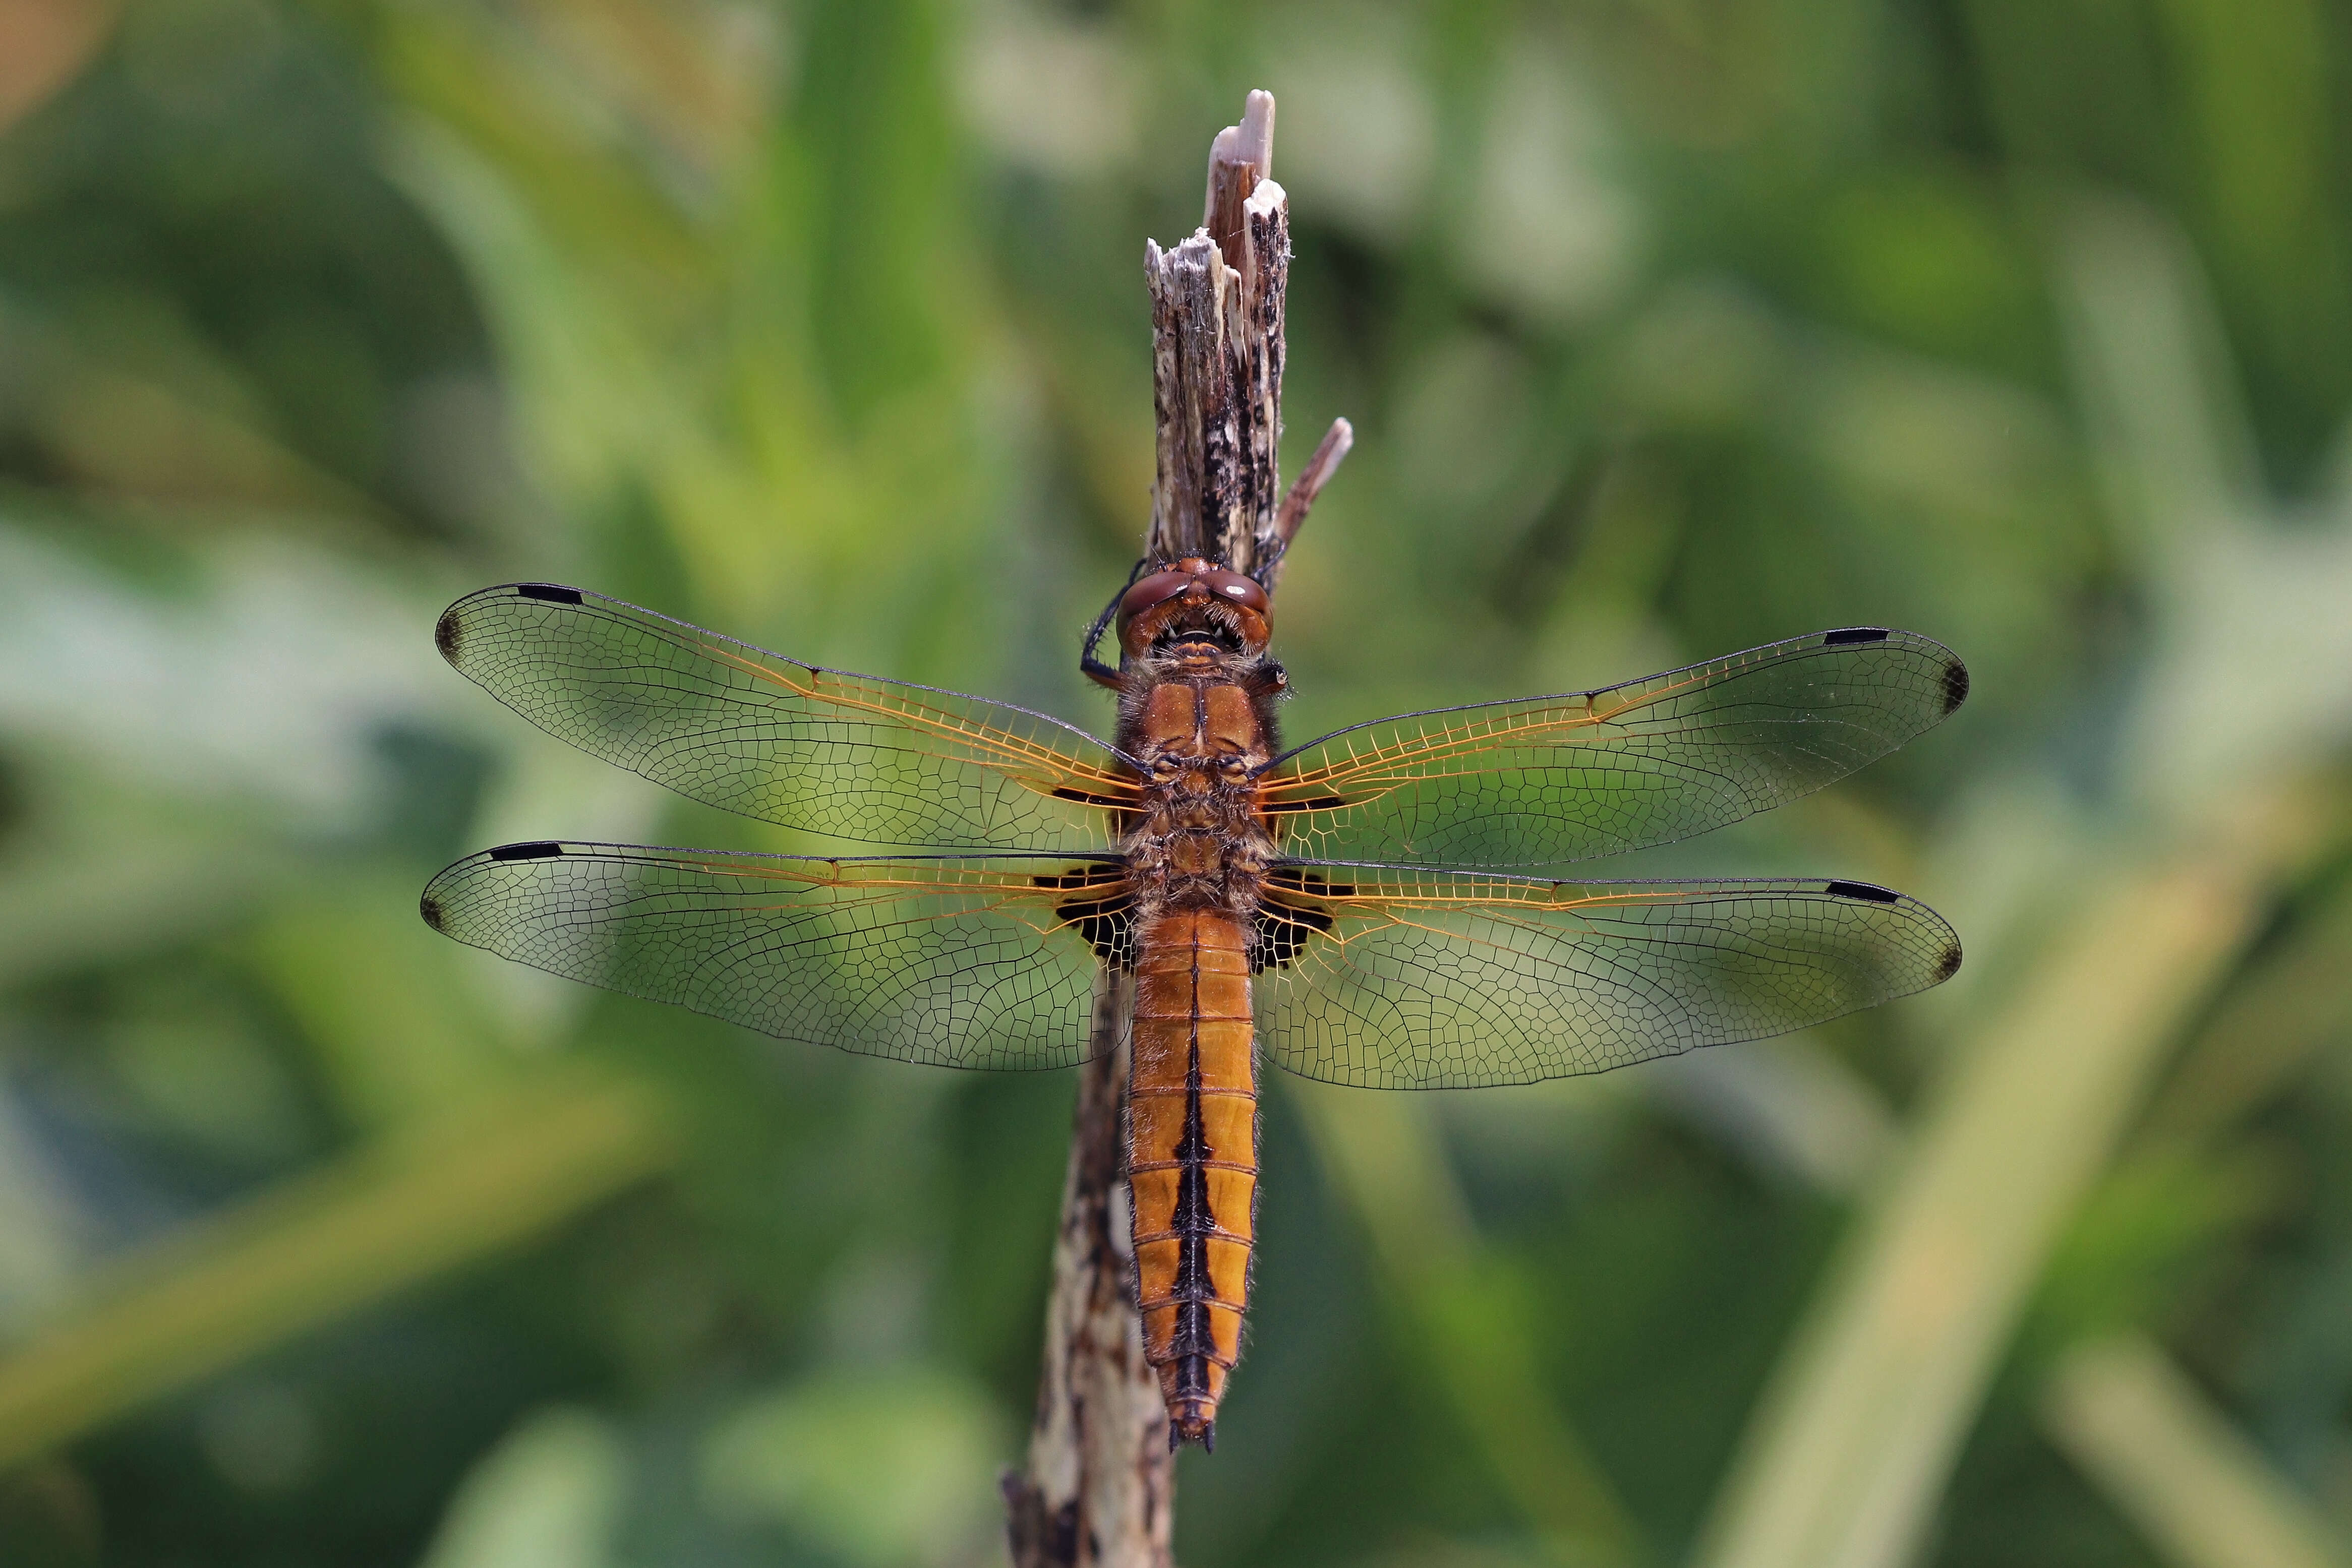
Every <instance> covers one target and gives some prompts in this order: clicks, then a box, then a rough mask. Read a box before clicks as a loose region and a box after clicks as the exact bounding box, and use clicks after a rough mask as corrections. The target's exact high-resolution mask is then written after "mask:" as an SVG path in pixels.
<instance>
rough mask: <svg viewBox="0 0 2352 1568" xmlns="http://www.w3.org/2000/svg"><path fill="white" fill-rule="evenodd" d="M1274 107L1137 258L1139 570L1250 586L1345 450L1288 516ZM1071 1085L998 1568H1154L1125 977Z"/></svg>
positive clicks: (1156, 1527)
mask: <svg viewBox="0 0 2352 1568" xmlns="http://www.w3.org/2000/svg"><path fill="white" fill-rule="evenodd" d="M1273 172H1274V96H1273V94H1271V93H1265V92H1253V93H1251V94H1250V95H1249V102H1248V106H1247V108H1246V110H1244V113H1243V116H1242V120H1241V123H1240V124H1238V125H1231V126H1227V127H1226V128H1225V129H1224V130H1223V131H1220V132H1219V133H1218V135H1217V138H1216V141H1215V142H1214V143H1213V145H1212V147H1211V149H1210V152H1209V182H1208V195H1207V200H1206V201H1205V202H1204V203H1203V204H1202V220H1201V228H1200V230H1199V231H1198V232H1197V233H1195V234H1194V235H1192V237H1191V238H1189V239H1187V240H1185V241H1184V242H1183V243H1182V244H1181V245H1178V246H1175V247H1174V248H1173V249H1171V250H1165V251H1163V250H1161V249H1160V246H1158V245H1157V244H1154V243H1151V242H1149V241H1147V242H1146V243H1145V247H1144V270H1145V278H1146V282H1147V284H1148V286H1149V287H1150V295H1151V368H1152V374H1151V382H1152V404H1153V409H1154V413H1155V416H1156V420H1157V424H1158V432H1157V435H1158V441H1157V445H1158V449H1159V465H1158V473H1157V476H1156V478H1155V481H1154V483H1153V486H1152V491H1151V527H1150V532H1149V533H1148V534H1147V535H1146V536H1145V538H1144V554H1145V555H1146V557H1148V558H1149V559H1153V560H1178V559H1183V558H1185V557H1187V556H1202V557H1205V558H1207V559H1211V560H1218V561H1222V562H1223V563H1224V564H1226V565H1228V566H1230V567H1232V568H1233V569H1234V570H1236V571H1253V570H1259V569H1260V568H1261V567H1263V568H1264V569H1265V577H1266V580H1267V583H1268V587H1269V589H1270V588H1271V586H1272V572H1273V570H1274V567H1275V564H1276V562H1278V561H1279V559H1280V558H1281V554H1282V551H1283V549H1285V548H1286V546H1287V545H1288V544H1289V541H1290V538H1291V537H1292V536H1293V535H1294V534H1296V533H1297V531H1298V525H1299V524H1300V523H1301V522H1303V521H1304V520H1305V519H1306V516H1307V507H1309V506H1311V505H1312V504H1313V502H1314V499H1315V496H1316V493H1317V492H1318V491H1319V490H1320V489H1321V488H1322V487H1323V485H1324V483H1325V482H1326V481H1327V480H1328V479H1329V478H1330V476H1331V473H1332V471H1333V470H1334V469H1336V468H1337V467H1338V466H1339V460H1340V458H1342V457H1344V456H1346V455H1347V451H1348V445H1349V441H1350V440H1352V438H1353V437H1352V433H1351V432H1350V431H1349V427H1348V422H1347V421H1346V420H1340V421H1339V422H1338V423H1335V424H1334V425H1333V426H1332V429H1331V434H1328V435H1327V436H1325V437H1324V439H1323V444H1321V445H1320V446H1318V448H1317V449H1316V453H1315V456H1314V458H1313V459H1312V460H1311V461H1310V462H1309V463H1308V464H1307V468H1306V470H1305V471H1304V472H1302V473H1301V474H1300V475H1299V476H1298V478H1297V483H1296V484H1294V485H1293V486H1291V489H1290V492H1289V494H1288V496H1287V497H1286V496H1285V495H1284V492H1283V491H1282V489H1281V487H1280V486H1279V484H1278V483H1277V461H1278V456H1279V453H1278V447H1279V445H1280V443H1281V438H1282V369H1283V340H1282V322H1283V297H1284V291H1285V289H1286V287H1287V284H1288V280H1289V275H1290V199H1289V197H1288V196H1287V195H1286V194H1285V193H1284V192H1283V189H1282V187H1281V186H1280V185H1277V184H1276V183H1275V182H1274V179H1273ZM1096 997H1097V1000H1096V1011H1095V1051H1094V1053H1093V1059H1092V1060H1091V1061H1088V1062H1087V1065H1086V1066H1085V1068H1083V1069H1082V1070H1081V1077H1080V1080H1079V1087H1078V1105H1077V1114H1076V1126H1075V1127H1074V1128H1073V1130H1072V1134H1071V1141H1070V1165H1069V1174H1068V1176H1067V1178H1066V1181H1065V1183H1064V1186H1063V1192H1062V1227H1061V1230H1060V1233H1059V1236H1058V1238H1057V1239H1056V1241H1055V1248H1054V1289H1053V1294H1052V1297H1051V1299H1050V1301H1049V1302H1048V1305H1047V1309H1046V1318H1045V1367H1044V1371H1043V1373H1042V1375H1040V1377H1039V1380H1038V1389H1037V1418H1036V1425H1035V1427H1034V1428H1033V1430H1032V1432H1031V1434H1030V1442H1029V1464H1028V1469H1027V1470H1026V1471H1025V1472H1023V1473H1020V1474H1015V1475H1008V1476H1007V1477H1006V1478H1005V1479H1004V1495H1005V1503H1006V1511H1007V1516H1008V1521H1009V1522H1008V1534H1009V1536H1010V1539H1011V1543H1012V1548H1013V1563H1014V1565H1015V1568H1081V1565H1083V1568H1170V1565H1171V1563H1172V1558H1171V1555H1170V1548H1169V1542H1170V1537H1171V1532H1172V1529H1173V1526H1174V1522H1175V1516H1174V1504H1175V1484H1176V1460H1175V1455H1174V1454H1173V1452H1172V1451H1171V1448H1170V1447H1169V1443H1168V1417H1167V1412H1166V1409H1165V1407H1164V1406H1162V1404H1161V1402H1160V1383H1159V1379H1158V1378H1157V1377H1156V1376H1154V1375H1153V1374H1152V1371H1151V1368H1150V1365H1149V1364H1147V1363H1146V1362H1145V1361H1144V1359H1143V1331H1142V1324H1141V1322H1139V1319H1138V1318H1137V1315H1136V1311H1135V1256H1134V1250H1133V1247H1132V1243H1131V1241H1130V1239H1129V1227H1128V1191H1127V1182H1126V1179H1125V1172H1124V1170H1123V1169H1122V1162H1123V1160H1124V1157H1125V1153H1126V1139H1125V1136H1124V1132H1125V1128H1124V1122H1125V1119H1126V1114H1127V1074H1128V1017H1129V1010H1130V1009H1131V1008H1132V1006H1133V1003H1134V986H1133V982H1132V980H1131V978H1130V977H1127V976H1124V975H1119V974H1116V973H1111V972H1108V971H1106V972H1105V974H1104V975H1103V976H1102V977H1101V979H1100V981H1099V983H1098V985H1097V991H1096Z"/></svg>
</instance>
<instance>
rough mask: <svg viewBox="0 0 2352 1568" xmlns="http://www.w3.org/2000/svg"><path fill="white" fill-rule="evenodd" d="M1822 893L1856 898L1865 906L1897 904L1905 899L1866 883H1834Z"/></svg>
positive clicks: (1823, 889)
mask: <svg viewBox="0 0 2352 1568" xmlns="http://www.w3.org/2000/svg"><path fill="white" fill-rule="evenodd" d="M1822 892H1823V893H1826V894H1829V895H1830V896H1831V897H1832V898H1856V899H1860V900H1861V901H1862V902H1863V903H1864V904H1896V903H1900V902H1901V901H1902V898H1903V895H1902V894H1899V893H1895V892H1893V891H1891V890H1889V889H1887V888H1884V887H1873V886H1872V885H1871V884H1870V883H1866V882H1833V883H1830V884H1829V885H1828V886H1827V887H1824V888H1822Z"/></svg>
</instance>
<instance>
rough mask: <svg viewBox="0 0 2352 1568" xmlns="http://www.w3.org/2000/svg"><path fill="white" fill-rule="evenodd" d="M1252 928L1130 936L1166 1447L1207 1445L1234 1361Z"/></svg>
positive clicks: (1172, 926)
mask: <svg viewBox="0 0 2352 1568" xmlns="http://www.w3.org/2000/svg"><path fill="white" fill-rule="evenodd" d="M1246 932H1247V927H1246V926H1245V925H1244V924H1243V923H1242V922H1241V921H1238V920H1236V919H1234V917H1233V916H1232V915H1228V914H1225V913H1223V912H1222V911H1215V910H1191V909H1188V910H1176V911H1171V912H1169V913H1166V914H1163V915H1160V916H1158V917H1157V918H1155V919H1153V920H1150V921H1149V922H1147V923H1146V925H1145V926H1144V928H1143V930H1142V931H1141V932H1140V933H1139V942H1138V944H1137V946H1138V962H1137V965H1136V985H1135V1015H1134V1019H1135V1024H1134V1031H1135V1032H1134V1041H1135V1053H1134V1066H1133V1069H1132V1077H1131V1079H1130V1080H1129V1107H1130V1109H1129V1124H1128V1136H1129V1143H1128V1172H1129V1180H1130V1183H1131V1185H1132V1189H1133V1192H1134V1202H1135V1210H1134V1224H1135V1260H1136V1270H1137V1277H1138V1297H1139V1301H1138V1304H1139V1306H1140V1307H1141V1308H1142V1312H1143V1344H1144V1354H1145V1358H1146V1359H1147V1360H1148V1361H1150V1364H1151V1365H1152V1366H1153V1368H1154V1369H1155V1370H1157V1372H1158V1373H1159V1375H1160V1392H1161V1394H1162V1396H1164V1397H1165V1398H1166V1400H1167V1403H1168V1416H1169V1420H1170V1421H1171V1423H1172V1424H1173V1429H1172V1431H1171V1440H1197V1441H1200V1442H1203V1443H1210V1442H1213V1440H1214V1436H1215V1427H1216V1414H1217V1402H1218V1400H1219V1399H1220V1398H1221V1397H1222V1396H1223V1393H1224V1387H1225V1378H1226V1375H1227V1374H1229V1373H1230V1372H1231V1371H1232V1370H1233V1367H1234V1362H1235V1361H1237V1360H1238V1359H1239V1358H1240V1355H1241V1336H1242V1314H1243V1312H1244V1310H1245V1309H1246V1308H1247V1306H1248V1304H1249V1274H1250V1249H1251V1243H1252V1240H1253V1238H1254V1237H1255V1234H1256V1214H1257V1074H1256V1061H1255V1051H1254V1045H1255V1036H1254V1032H1253V1026H1252V1023H1251V1018H1250V984H1249V954H1248V948H1247V936H1246Z"/></svg>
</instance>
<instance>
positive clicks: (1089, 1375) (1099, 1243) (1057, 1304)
mask: <svg viewBox="0 0 2352 1568" xmlns="http://www.w3.org/2000/svg"><path fill="white" fill-rule="evenodd" d="M1134 1003H1135V987H1134V983H1133V981H1132V979H1131V978H1130V977H1127V976H1123V975H1119V976H1106V977H1104V979H1103V982H1102V983H1101V984H1100V985H1098V986H1097V988H1096V994H1095V1029H1094V1052H1093V1058H1092V1060H1091V1061H1087V1064H1086V1065H1085V1066H1084V1067H1082V1068H1080V1069H1079V1070H1078V1104H1077V1112H1076V1125H1075V1126H1074V1128H1073V1129H1072V1133H1071V1137H1070V1166H1069V1173H1068V1175H1067V1176H1066V1178H1065V1179H1064V1181H1063V1185H1062V1227H1061V1229H1060V1231H1059V1233H1058V1234H1057V1235H1056V1236H1055V1240H1054V1290H1053V1294H1052V1296H1051V1297H1050V1298H1048V1300H1047V1301H1046V1305H1045V1366H1044V1369H1043V1371H1042V1372H1041V1374H1040V1375H1039V1378H1038V1385H1037V1418H1036V1426H1035V1427H1034V1430H1033V1431H1032V1432H1031V1434H1030V1439H1029V1468H1028V1469H1027V1471H1026V1472H1025V1473H1022V1474H1013V1475H1008V1476H1006V1477H1005V1478H1004V1500H1005V1510H1006V1530H1007V1534H1008V1536H1009V1538H1010V1541H1011V1544H1012V1548H1013V1563H1015V1564H1016V1568H1073V1565H1076V1564H1101V1565H1103V1568H1167V1565H1168V1564H1169V1563H1171V1561H1172V1559H1171V1557H1170V1555H1169V1538H1170V1534H1171V1530H1172V1528H1173V1525H1174V1522H1175V1521H1174V1517H1173V1513H1172V1505H1173V1502H1174V1493H1175V1479H1176V1475H1175V1459H1174V1456H1172V1455H1171V1454H1170V1453H1169V1451H1168V1413H1167V1411H1166V1410H1165V1409H1164V1408H1163V1407H1162V1406H1161V1404H1160V1379H1159V1378H1158V1377H1157V1376H1156V1375H1154V1374H1153V1373H1152V1370H1151V1367H1150V1364H1148V1363H1146V1362H1145V1360H1144V1359H1143V1326H1142V1324H1141V1322H1139V1320H1138V1319H1137V1317H1136V1312H1135V1249H1134V1247H1133V1245H1132V1243H1131V1242H1130V1240H1129V1235H1128V1210H1127V1201H1128V1200H1127V1181H1126V1176H1125V1172H1124V1171H1123V1170H1122V1169H1121V1163H1122V1156H1123V1154H1124V1151H1125V1148H1126V1139H1125V1138H1124V1136H1122V1127H1121V1123H1122V1121H1123V1120H1124V1117H1125V1114H1126V1109H1127V1069H1128V1038H1127V1036H1128V1016H1129V1012H1130V1010H1131V1009H1133V1007H1134Z"/></svg>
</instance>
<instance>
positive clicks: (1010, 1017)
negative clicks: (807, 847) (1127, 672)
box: [423, 842, 1116, 1069]
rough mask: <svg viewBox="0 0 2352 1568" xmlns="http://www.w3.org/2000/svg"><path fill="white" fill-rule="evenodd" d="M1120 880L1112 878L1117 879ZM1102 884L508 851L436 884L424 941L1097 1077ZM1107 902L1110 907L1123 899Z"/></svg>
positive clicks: (538, 848)
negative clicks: (1091, 1050) (1074, 1067)
mask: <svg viewBox="0 0 2352 1568" xmlns="http://www.w3.org/2000/svg"><path fill="white" fill-rule="evenodd" d="M1113 869H1114V873H1115V868H1113ZM1103 877H1104V873H1103V870H1102V868H1101V867H1099V866H1097V865H1093V864H1087V863H1083V862H1077V863H1074V862H1070V861H1068V860H1067V859H1066V858H1065V857H1046V856H1036V857H1032V856H1024V855H1008V856H1002V857H996V858H992V859H983V860H967V861H946V860H940V861H925V860H879V859H876V860H864V859H856V860H815V859H804V858H801V857H797V856H790V855H758V854H724V853H718V852H709V851H699V850H667V849H648V848H644V847H639V846H634V845H626V844H592V843H570V842H565V843H554V842H548V843H530V844H509V845H507V846H505V847H504V848H501V849H495V850H490V851H487V852H483V853H481V854H477V855H471V856H468V857H467V859H465V860H462V861H459V862H457V863H456V864H455V865H452V866H450V867H448V868H447V869H446V870H445V871H443V872H442V873H440V874H439V875H437V876H436V877H435V878H434V879H433V881H432V882H431V883H429V884H427V886H426V887H425V896H424V901H423V908H424V915H425V920H426V922H427V923H428V924H430V925H432V926H433V927H434V929H436V930H437V931H440V932H442V933H444V934H445V935H447V936H453V937H455V938H457V940H458V941H460V942H464V943H467V944H469V945H471V946H476V947H483V948H487V949H488V950H489V951H490V952H493V953H496V954H499V956H502V957H507V958H513V959H517V960H519V961H520V962H522V963H525V964H530V965H531V966H533V967H537V968H541V969H545V970H547V971H549V972H550V973H551V974H557V975H562V976H563V977H566V978H568V979H573V980H584V981H586V982H587V983H589V984H590V985H594V986H602V987H604V988H606V989H608V990H615V991H624V992H626V993H627V994H629V995H631V996H635V997H644V998H648V999H650V1000H653V1001H658V1002H674V1003H677V1005H679V1006H681V1007H686V1008H690V1009H693V1010H695V1011H696V1012H700V1013H708V1014H709V1015H711V1016H712V1017H714V1018H721V1019H727V1020H728V1021H730V1023H739V1024H742V1025H744V1026H746V1027H748V1028H751V1029H755V1030H760V1031H761V1033H763V1034H772V1035H775V1036H777V1037H779V1038H781V1039H784V1040H804V1041H807V1042H808V1043H810V1044H814V1045H829V1046H835V1047H837V1048H839V1049H841V1050H844V1051H855V1052H857V1053H859V1054H862V1055H867V1056H887V1057H893V1058H896V1059H898V1060H899V1061H921V1062H929V1063H932V1064H934V1065H938V1066H943V1067H984V1068H1007V1069H1026V1068H1044V1067H1065V1066H1068V1065H1070V1064H1072V1063H1074V1062H1077V1061H1083V1060H1085V1058H1086V1055H1087V1023H1088V1019H1089V1017H1090V1016H1091V1012H1092V998H1093V988H1094V976H1095V972H1096V964H1095V956H1094V954H1093V952H1092V951H1091V950H1090V948H1089V946H1088V940H1087V935H1086V933H1085V932H1084V931H1083V930H1081V929H1080V925H1082V924H1083V922H1084V918H1086V917H1091V916H1090V915H1089V916H1080V915H1071V916H1066V915H1064V913H1063V907H1062V906H1063V905H1065V904H1080V905H1083V906H1085V908H1086V909H1087V911H1089V912H1091V911H1092V910H1093V909H1094V908H1095V907H1096V906H1097V905H1099V904H1101V903H1102V902H1103V900H1104V896H1105V892H1106V889H1105V886H1104V880H1103ZM1108 891H1111V892H1115V891H1116V889H1115V888H1113V889H1110V890H1108Z"/></svg>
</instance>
